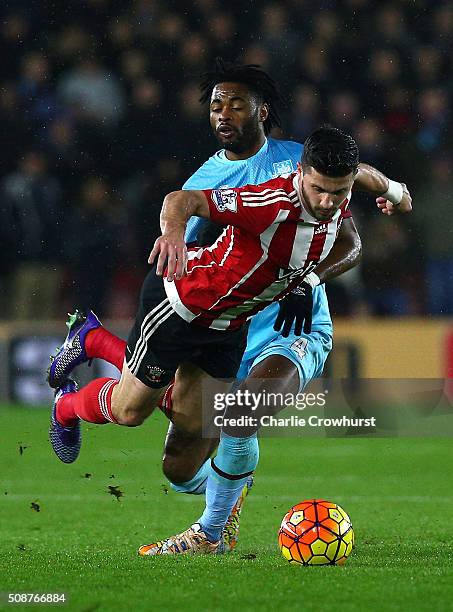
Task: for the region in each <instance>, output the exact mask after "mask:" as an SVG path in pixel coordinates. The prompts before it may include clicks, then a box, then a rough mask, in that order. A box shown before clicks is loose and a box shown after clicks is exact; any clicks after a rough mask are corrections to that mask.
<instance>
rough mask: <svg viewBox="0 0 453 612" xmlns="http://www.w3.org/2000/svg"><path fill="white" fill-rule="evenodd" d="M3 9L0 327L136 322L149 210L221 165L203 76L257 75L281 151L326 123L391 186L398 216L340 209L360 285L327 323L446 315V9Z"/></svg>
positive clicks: (450, 163)
mask: <svg viewBox="0 0 453 612" xmlns="http://www.w3.org/2000/svg"><path fill="white" fill-rule="evenodd" d="M181 6H182V5H181V3H180V2H172V1H169V0H122V1H121V2H119V1H116V0H67V1H66V2H64V3H63V2H62V3H42V2H39V1H37V0H36V1H35V0H14V1H12V0H11V1H8V0H6V1H5V2H3V3H2V7H1V9H0V11H1V12H2V19H1V22H0V53H1V58H2V71H1V76H0V125H1V137H2V143H1V146H0V162H1V163H0V293H1V299H0V317H2V318H16V317H17V318H51V317H54V316H58V317H61V314H62V312H63V313H64V312H65V309H66V308H71V306H72V304H77V305H80V306H82V307H87V306H89V307H93V309H95V311H96V312H98V313H99V314H100V315H102V316H108V317H131V316H134V314H135V306H136V299H137V292H138V289H139V287H140V284H141V280H142V278H143V275H144V273H145V271H146V258H147V253H148V251H149V250H150V247H151V246H152V244H153V242H154V239H155V237H156V235H157V233H158V216H159V210H160V205H161V202H162V198H163V196H164V195H165V193H167V192H168V191H171V190H173V189H176V188H179V187H180V186H181V185H182V184H183V183H184V181H185V180H186V179H187V178H188V177H189V176H190V174H191V173H192V172H193V171H194V170H195V169H196V168H198V167H199V166H200V165H201V163H202V162H203V161H204V160H205V159H206V158H207V157H209V156H210V155H212V153H213V152H214V151H215V150H216V142H215V139H214V138H213V136H212V133H211V131H210V128H209V123H208V109H207V108H206V107H205V106H202V105H201V104H200V103H199V96H200V92H199V90H198V84H199V80H200V79H199V77H200V75H201V74H202V73H203V72H204V71H205V70H206V69H210V68H212V66H213V60H214V58H215V57H216V56H222V57H223V58H225V59H227V60H237V61H240V62H244V63H253V64H259V65H261V66H262V67H263V68H264V69H265V70H267V71H268V72H269V73H270V74H271V75H272V76H273V77H274V78H275V79H276V80H277V82H278V84H279V86H280V89H281V91H282V93H283V94H284V96H285V97H286V99H287V105H286V107H285V109H284V110H283V112H282V119H283V127H282V130H277V131H275V132H274V133H273V135H274V136H276V137H282V138H291V139H294V140H298V141H302V142H303V140H304V139H305V138H306V136H307V135H308V134H309V133H310V131H311V130H313V129H314V128H315V127H316V126H318V125H319V124H320V123H322V122H326V121H328V122H330V123H332V124H333V125H335V126H337V127H340V128H342V129H344V130H346V131H348V132H350V133H352V134H353V135H354V137H355V138H356V139H357V142H358V144H359V147H360V151H361V159H362V160H363V161H365V162H368V163H370V164H373V165H376V166H377V167H379V168H380V169H382V170H383V171H384V172H386V173H387V174H388V175H389V176H391V177H392V178H393V179H396V180H402V181H404V182H406V183H407V184H408V185H409V187H410V190H411V193H412V195H413V199H414V212H413V214H412V215H411V216H410V218H409V216H408V217H403V216H402V217H392V218H391V219H388V218H386V217H384V216H383V215H380V214H379V213H378V211H377V210H376V207H375V203H374V200H373V199H372V198H369V197H365V196H362V195H360V196H355V197H354V201H353V213H354V215H355V218H356V223H357V225H358V226H359V229H360V233H361V236H362V240H363V245H364V247H363V262H362V264H361V266H360V268H359V269H358V271H356V272H353V273H351V274H348V275H345V276H344V277H342V278H340V279H338V280H337V281H336V282H333V283H331V284H330V285H329V287H328V291H329V296H330V303H331V308H332V311H333V312H334V313H337V314H345V315H355V314H359V313H369V314H375V315H406V314H409V315H412V314H432V315H451V314H453V216H452V214H451V209H452V208H453V141H452V127H453V120H452V115H451V110H450V109H451V106H452V105H451V102H452V95H453V4H452V3H451V2H449V1H445V2H444V1H440V0H439V1H433V0H392V1H391V2H374V1H373V0H342V1H334V0H331V1H324V0H317V2H314V1H312V0H279V1H278V2H271V1H270V2H264V1H262V2H254V3H244V2H239V1H235V0H230V2H229V3H225V2H220V1H219V0H198V1H197V2H193V3H187V4H186V6H187V10H183V9H182V8H181Z"/></svg>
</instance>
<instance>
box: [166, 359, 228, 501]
mask: <svg viewBox="0 0 453 612" xmlns="http://www.w3.org/2000/svg"><path fill="white" fill-rule="evenodd" d="M209 378H210V377H209V375H208V374H207V373H206V372H205V371H203V370H202V369H201V368H199V367H197V366H196V365H194V364H192V363H190V362H184V363H182V364H181V365H180V366H179V367H178V369H177V371H176V375H175V380H174V382H173V384H172V385H171V386H170V387H169V388H168V389H167V390H166V392H165V394H164V397H163V406H164V407H163V410H164V412H165V414H166V415H167V416H168V418H169V419H170V420H171V423H170V426H169V429H168V434H167V438H166V440H165V446H164V455H163V462H162V469H163V472H164V474H165V476H166V477H167V478H168V480H169V481H170V484H171V486H172V488H173V489H174V490H175V491H178V492H181V493H196V494H200V493H204V490H205V485H206V478H207V468H208V464H209V462H208V459H209V457H210V456H211V454H212V453H213V451H214V450H215V449H216V448H217V444H218V440H216V439H214V440H213V439H210V438H206V437H203V431H202V429H203V423H202V416H203V415H202V403H203V398H202V394H203V383H206V381H207V379H209ZM218 384H219V385H221V387H222V389H223V387H224V388H225V391H226V390H227V388H228V385H226V384H225V385H224V386H223V385H222V383H220V382H219V383H218Z"/></svg>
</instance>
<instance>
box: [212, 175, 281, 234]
mask: <svg viewBox="0 0 453 612" xmlns="http://www.w3.org/2000/svg"><path fill="white" fill-rule="evenodd" d="M264 185H265V184H264ZM264 185H246V186H245V187H236V188H228V189H204V190H203V192H204V194H205V196H206V199H207V201H208V205H209V211H210V215H211V220H212V221H214V222H215V223H218V224H219V225H233V226H235V227H241V228H242V229H245V230H247V231H248V232H250V233H251V234H254V235H259V234H261V233H262V232H263V231H264V230H265V229H267V228H268V227H269V226H271V225H272V224H273V223H277V222H278V221H279V215H278V213H279V211H280V210H282V208H286V209H287V208H288V203H289V201H287V200H285V199H282V197H281V195H280V194H277V193H276V192H275V190H274V189H271V188H269V187H267V188H266V187H265V186H264ZM282 220H283V219H282Z"/></svg>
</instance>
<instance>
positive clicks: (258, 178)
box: [139, 62, 410, 555]
mask: <svg viewBox="0 0 453 612" xmlns="http://www.w3.org/2000/svg"><path fill="white" fill-rule="evenodd" d="M202 91H203V96H202V99H201V100H202V101H203V102H207V101H210V119H211V126H212V128H213V131H214V133H215V135H216V137H217V139H218V141H219V143H220V144H221V146H223V147H224V148H223V149H222V150H220V151H218V152H217V153H215V154H214V155H213V156H212V157H211V158H210V159H209V160H208V161H206V162H205V163H204V164H203V165H202V166H201V167H200V168H199V170H197V171H196V172H195V173H194V174H193V175H192V177H190V178H189V180H188V181H187V182H186V183H185V184H184V186H183V189H208V188H220V187H241V186H243V185H247V184H259V183H263V182H265V181H267V180H269V179H270V178H273V177H275V176H278V175H280V174H286V173H291V172H294V171H295V170H296V169H297V167H298V164H299V162H300V159H301V156H302V151H303V147H302V145H301V144H299V143H296V142H292V141H281V140H276V139H273V138H270V137H269V136H268V134H269V131H270V129H271V127H272V126H274V125H279V118H278V114H277V110H276V109H277V105H278V102H279V95H278V92H277V90H276V88H275V85H274V83H273V82H272V80H271V79H270V78H269V77H268V75H266V73H264V72H263V71H261V70H259V69H258V68H257V67H253V66H236V65H225V64H224V63H223V62H218V63H217V67H216V71H215V72H213V73H209V74H208V75H206V80H205V82H204V83H203V84H202ZM392 185H394V188H393V189H394V190H395V189H396V196H395V193H394V192H392V190H391V189H389V187H391V186H392ZM355 187H356V188H359V189H363V190H365V191H370V192H372V193H374V194H383V196H385V197H380V198H378V200H377V202H378V206H379V208H381V210H382V212H384V213H385V214H393V212H394V211H395V210H396V208H395V209H394V208H393V204H392V203H391V202H390V201H388V200H387V197H389V198H390V199H393V200H394V203H395V204H400V210H401V211H402V212H408V211H409V210H410V196H409V194H408V192H407V191H406V190H405V188H404V187H403V186H401V184H399V183H395V182H394V181H389V179H387V178H386V177H384V175H382V174H381V173H380V172H379V171H377V170H375V169H374V168H372V167H370V166H367V165H365V164H360V166H359V172H358V174H357V176H356V181H355ZM401 194H402V195H401ZM398 200H399V201H398ZM348 221H349V220H348ZM351 221H352V220H351ZM212 226H213V224H210V222H207V221H206V220H205V219H200V218H197V217H192V218H191V219H190V220H189V222H188V225H187V230H186V241H187V243H191V242H197V241H198V242H199V243H200V244H204V245H205V244H212V243H213V242H214V241H215V239H216V237H217V236H218V235H219V234H220V228H213V227H212ZM342 228H343V229H342V230H341V231H342V235H341V236H339V238H340V239H339V240H338V241H337V242H336V244H335V246H334V248H333V249H332V252H331V254H329V256H328V257H327V258H326V260H325V261H324V262H322V264H320V265H319V266H318V267H317V268H316V274H310V275H309V276H310V278H309V282H308V283H305V285H306V289H307V290H306V295H304V296H294V298H295V299H296V304H297V307H298V309H299V313H298V315H297V314H296V313H294V312H291V313H290V316H289V317H287V316H286V313H283V320H282V321H280V323H281V324H283V330H281V325H280V327H279V329H278V331H277V330H276V329H274V326H275V322H276V318H277V316H278V314H279V304H272V305H270V306H268V307H267V308H266V309H265V310H263V311H261V312H259V313H258V314H257V315H255V316H254V317H253V319H252V321H251V323H250V327H249V331H248V338H247V348H246V350H245V353H244V355H243V359H242V363H241V366H240V369H239V372H238V378H241V379H244V378H246V377H247V376H248V375H249V374H250V373H252V375H254V376H255V377H256V378H269V379H274V380H273V388H272V390H273V391H274V392H279V391H283V392H284V393H288V392H290V393H291V392H292V393H297V392H298V391H300V390H302V389H303V388H305V386H306V385H307V384H308V383H309V381H310V380H312V379H313V378H316V377H318V376H320V375H321V373H322V371H323V368H324V364H325V361H326V359H327V356H328V354H329V352H330V350H331V348H332V331H333V330H332V321H331V318H330V314H329V308H328V303H327V297H326V292H325V288H324V284H321V283H324V281H325V280H328V279H329V278H333V277H335V276H338V275H339V274H341V273H343V272H344V271H346V270H348V269H350V268H351V267H353V266H354V265H356V263H357V262H358V259H359V257H360V238H359V236H358V234H357V232H356V230H355V226H354V224H353V222H352V223H350V224H347V223H346V222H344V223H343V226H342ZM285 316H286V318H285ZM297 317H298V323H299V326H300V327H301V326H302V323H304V333H300V330H297V331H298V333H297V334H296V333H295V329H294V325H292V323H293V320H294V319H297ZM301 317H302V318H301ZM277 379H278V383H277V384H279V385H280V386H279V387H278V388H276V387H275V383H276V380H277ZM178 399H179V398H176V397H174V398H172V397H171V390H170V393H168V394H166V398H164V409H165V410H166V412H167V414H169V416H170V418H171V419H172V421H173V422H172V423H171V424H170V429H169V433H168V436H167V440H166V446H165V453H164V462H163V469H164V473H165V474H166V476H167V478H168V479H169V480H170V482H171V484H172V488H173V489H175V490H176V491H179V492H185V493H192V494H201V493H204V492H205V491H206V497H207V507H206V509H205V511H204V513H203V515H202V516H201V518H200V519H199V521H198V522H196V523H195V524H194V525H192V526H191V527H190V528H189V529H187V530H186V531H184V532H183V533H181V534H178V535H176V536H173V537H171V538H168V539H167V540H164V541H161V542H158V543H156V544H150V545H145V546H142V547H141V548H140V551H139V552H140V554H142V555H155V554H178V553H187V552H189V553H190V552H192V553H194V552H196V553H214V552H217V553H218V552H221V551H223V550H225V549H229V550H231V549H233V548H234V546H235V544H236V541H237V537H238V531H239V517H240V512H241V508H242V504H243V501H244V499H245V496H246V494H247V492H248V489H249V487H250V485H251V482H252V481H251V474H252V472H253V470H254V469H255V467H256V465H257V462H258V456H259V452H258V440H257V437H256V435H252V436H249V437H246V438H236V437H231V436H228V435H226V434H224V433H223V434H222V436H221V439H220V443H219V448H218V451H217V455H216V457H215V459H214V460H211V459H210V455H211V454H212V452H213V450H214V449H215V447H216V446H217V441H215V442H214V444H213V442H212V440H208V439H203V438H202V436H201V433H200V432H199V431H198V432H197V431H196V426H195V427H194V429H193V430H192V431H191V433H190V434H189V433H188V432H187V428H185V427H184V425H183V424H184V423H187V422H189V421H191V422H192V423H199V422H200V421H199V418H197V417H195V416H194V413H195V411H198V413H199V412H200V410H201V409H200V407H199V406H190V405H189V406H187V405H186V406H185V407H184V410H183V412H182V414H179V411H178V408H177V406H178V404H179V403H180V402H179V401H178ZM181 403H182V402H181ZM191 411H192V417H191ZM185 429H186V431H185Z"/></svg>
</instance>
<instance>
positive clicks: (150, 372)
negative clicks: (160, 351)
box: [145, 365, 165, 383]
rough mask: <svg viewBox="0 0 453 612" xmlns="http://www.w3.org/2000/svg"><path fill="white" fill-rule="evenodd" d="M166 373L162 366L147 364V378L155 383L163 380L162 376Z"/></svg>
mask: <svg viewBox="0 0 453 612" xmlns="http://www.w3.org/2000/svg"><path fill="white" fill-rule="evenodd" d="M164 374H165V370H164V369H163V368H161V367H160V366H150V365H147V366H146V373H145V376H146V378H147V379H148V380H149V381H150V382H153V383H159V382H161V381H162V376H163V375H164Z"/></svg>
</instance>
